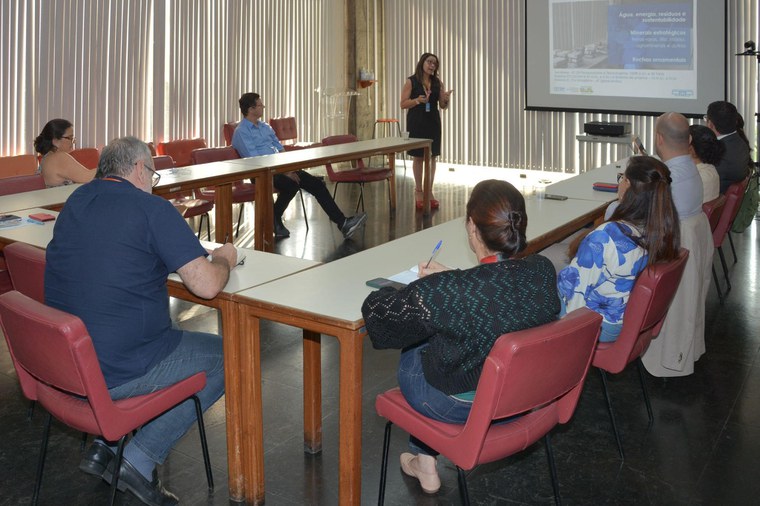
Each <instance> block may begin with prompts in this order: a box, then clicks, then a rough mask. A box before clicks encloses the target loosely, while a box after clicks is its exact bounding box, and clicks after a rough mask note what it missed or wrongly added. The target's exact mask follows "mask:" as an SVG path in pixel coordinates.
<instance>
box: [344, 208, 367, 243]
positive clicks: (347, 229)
mask: <svg viewBox="0 0 760 506" xmlns="http://www.w3.org/2000/svg"><path fill="white" fill-rule="evenodd" d="M365 221H367V214H366V213H359V214H355V215H354V216H351V217H350V218H346V221H344V222H343V226H342V227H340V231H341V232H343V237H344V238H345V239H348V238H349V237H351V236H352V235H354V232H356V231H357V230H358V229H359V228H360V227H361V226H362V225H364V222H365Z"/></svg>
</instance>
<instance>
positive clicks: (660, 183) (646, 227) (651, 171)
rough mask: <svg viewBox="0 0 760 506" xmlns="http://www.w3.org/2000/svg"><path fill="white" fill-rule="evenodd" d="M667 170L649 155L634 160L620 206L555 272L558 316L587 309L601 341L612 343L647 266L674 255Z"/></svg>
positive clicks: (676, 243) (674, 218)
mask: <svg viewBox="0 0 760 506" xmlns="http://www.w3.org/2000/svg"><path fill="white" fill-rule="evenodd" d="M670 183H671V179H670V170H669V169H668V167H667V165H665V164H664V163H662V162H661V161H660V160H658V159H656V158H652V157H651V156H633V157H631V158H630V160H629V162H628V166H627V167H626V169H625V173H624V174H623V176H622V178H620V182H619V184H618V200H619V202H620V204H619V205H618V206H617V208H616V209H615V211H614V212H613V213H612V216H611V217H610V219H609V221H606V222H605V223H602V224H601V225H599V226H598V227H597V228H596V229H594V230H593V231H591V232H590V233H589V234H587V235H585V236H580V237H578V238H577V239H576V240H575V241H573V242H572V243H571V244H570V252H569V256H570V257H571V258H572V260H571V261H570V265H568V266H567V267H565V268H564V269H562V270H561V271H560V272H559V275H558V276H557V289H558V291H559V298H560V302H561V304H562V310H561V312H560V314H561V315H564V314H565V313H569V312H571V311H573V310H575V309H578V308H579V307H587V308H589V309H591V310H592V311H596V312H597V313H599V314H601V315H602V317H603V321H602V333H601V335H600V336H599V341H600V342H611V341H615V340H617V338H618V336H619V335H620V331H621V329H622V327H623V314H624V313H625V308H626V305H627V304H628V297H629V296H630V294H631V290H633V285H634V283H635V282H636V277H637V276H638V275H639V273H640V272H641V271H643V270H644V268H645V267H646V266H647V265H652V264H655V263H658V262H668V261H671V260H675V259H676V258H677V257H678V250H679V248H680V236H681V234H680V225H679V221H678V214H677V212H676V207H675V204H673V198H672V196H671V194H670Z"/></svg>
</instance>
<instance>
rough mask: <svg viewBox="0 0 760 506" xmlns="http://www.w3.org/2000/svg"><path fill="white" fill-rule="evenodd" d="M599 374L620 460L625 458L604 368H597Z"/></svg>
mask: <svg viewBox="0 0 760 506" xmlns="http://www.w3.org/2000/svg"><path fill="white" fill-rule="evenodd" d="M599 374H600V375H601V376H602V390H604V398H605V399H607V412H608V413H609V415H610V422H611V423H612V432H613V433H614V434H615V441H616V442H617V446H618V452H620V460H625V453H624V452H623V442H622V441H621V440H620V432H618V428H617V423H616V422H615V413H613V412H612V401H611V400H610V392H609V391H608V390H607V373H606V372H604V369H599Z"/></svg>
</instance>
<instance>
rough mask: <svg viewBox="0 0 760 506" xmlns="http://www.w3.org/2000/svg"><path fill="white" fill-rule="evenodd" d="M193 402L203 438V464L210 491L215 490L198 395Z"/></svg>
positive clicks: (194, 396)
mask: <svg viewBox="0 0 760 506" xmlns="http://www.w3.org/2000/svg"><path fill="white" fill-rule="evenodd" d="M193 402H194V403H195V416H196V418H197V419H198V434H200V436H201V450H203V463H204V464H205V466H206V481H207V482H208V489H209V490H214V476H213V475H212V474H211V459H210V458H209V455H208V442H207V441H206V425H205V424H204V423H203V410H202V409H201V401H200V399H198V396H197V395H193Z"/></svg>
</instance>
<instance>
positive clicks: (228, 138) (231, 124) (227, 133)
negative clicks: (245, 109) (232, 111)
mask: <svg viewBox="0 0 760 506" xmlns="http://www.w3.org/2000/svg"><path fill="white" fill-rule="evenodd" d="M238 124H240V122H239V121H228V122H227V123H225V124H224V126H222V134H223V135H224V142H225V143H226V144H227V146H232V136H233V135H234V134H235V129H236V128H237V126H238Z"/></svg>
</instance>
